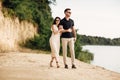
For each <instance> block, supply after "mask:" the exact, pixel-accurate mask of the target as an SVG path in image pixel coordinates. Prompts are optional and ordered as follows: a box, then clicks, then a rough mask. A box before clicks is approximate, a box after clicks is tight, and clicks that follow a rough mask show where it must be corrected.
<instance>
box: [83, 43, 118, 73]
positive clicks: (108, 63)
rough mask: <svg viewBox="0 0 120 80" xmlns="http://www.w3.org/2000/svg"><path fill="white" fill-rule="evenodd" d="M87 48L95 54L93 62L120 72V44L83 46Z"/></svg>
mask: <svg viewBox="0 0 120 80" xmlns="http://www.w3.org/2000/svg"><path fill="white" fill-rule="evenodd" d="M86 49H87V50H88V51H90V52H92V53H93V54H94V60H93V61H92V62H91V64H94V65H97V66H101V67H104V68H106V69H108V70H112V71H115V72H119V73H120V46H96V45H92V46H91V45H86V46H83V50H86Z"/></svg>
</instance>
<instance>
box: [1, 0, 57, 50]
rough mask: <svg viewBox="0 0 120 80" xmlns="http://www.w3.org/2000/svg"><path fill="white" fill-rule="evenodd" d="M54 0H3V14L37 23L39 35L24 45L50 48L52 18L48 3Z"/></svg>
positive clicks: (35, 47)
mask: <svg viewBox="0 0 120 80" xmlns="http://www.w3.org/2000/svg"><path fill="white" fill-rule="evenodd" d="M54 1H55V0H3V7H4V8H3V13H4V15H5V16H11V17H14V16H17V17H19V19H20V20H21V21H22V20H27V21H30V22H33V23H35V24H38V33H39V36H35V37H34V38H33V39H30V40H27V43H26V44H25V46H27V47H30V48H33V49H45V50H50V49H49V46H48V43H49V37H50V33H51V31H50V26H51V24H52V21H53V18H52V16H51V9H50V7H49V4H50V3H54ZM6 12H7V13H6Z"/></svg>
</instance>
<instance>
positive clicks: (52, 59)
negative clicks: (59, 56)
mask: <svg viewBox="0 0 120 80" xmlns="http://www.w3.org/2000/svg"><path fill="white" fill-rule="evenodd" d="M54 58H55V57H52V58H51V61H50V67H53V65H52V62H53V61H54Z"/></svg>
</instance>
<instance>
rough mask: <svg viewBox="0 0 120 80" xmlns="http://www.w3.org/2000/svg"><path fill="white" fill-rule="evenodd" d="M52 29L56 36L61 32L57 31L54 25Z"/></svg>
mask: <svg viewBox="0 0 120 80" xmlns="http://www.w3.org/2000/svg"><path fill="white" fill-rule="evenodd" d="M51 28H52V31H53V33H54V34H57V33H59V32H60V30H56V29H55V26H54V25H52V26H51Z"/></svg>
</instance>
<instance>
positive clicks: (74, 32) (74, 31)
mask: <svg viewBox="0 0 120 80" xmlns="http://www.w3.org/2000/svg"><path fill="white" fill-rule="evenodd" d="M72 32H73V36H74V41H76V39H77V35H76V30H75V27H74V26H73V27H72Z"/></svg>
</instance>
